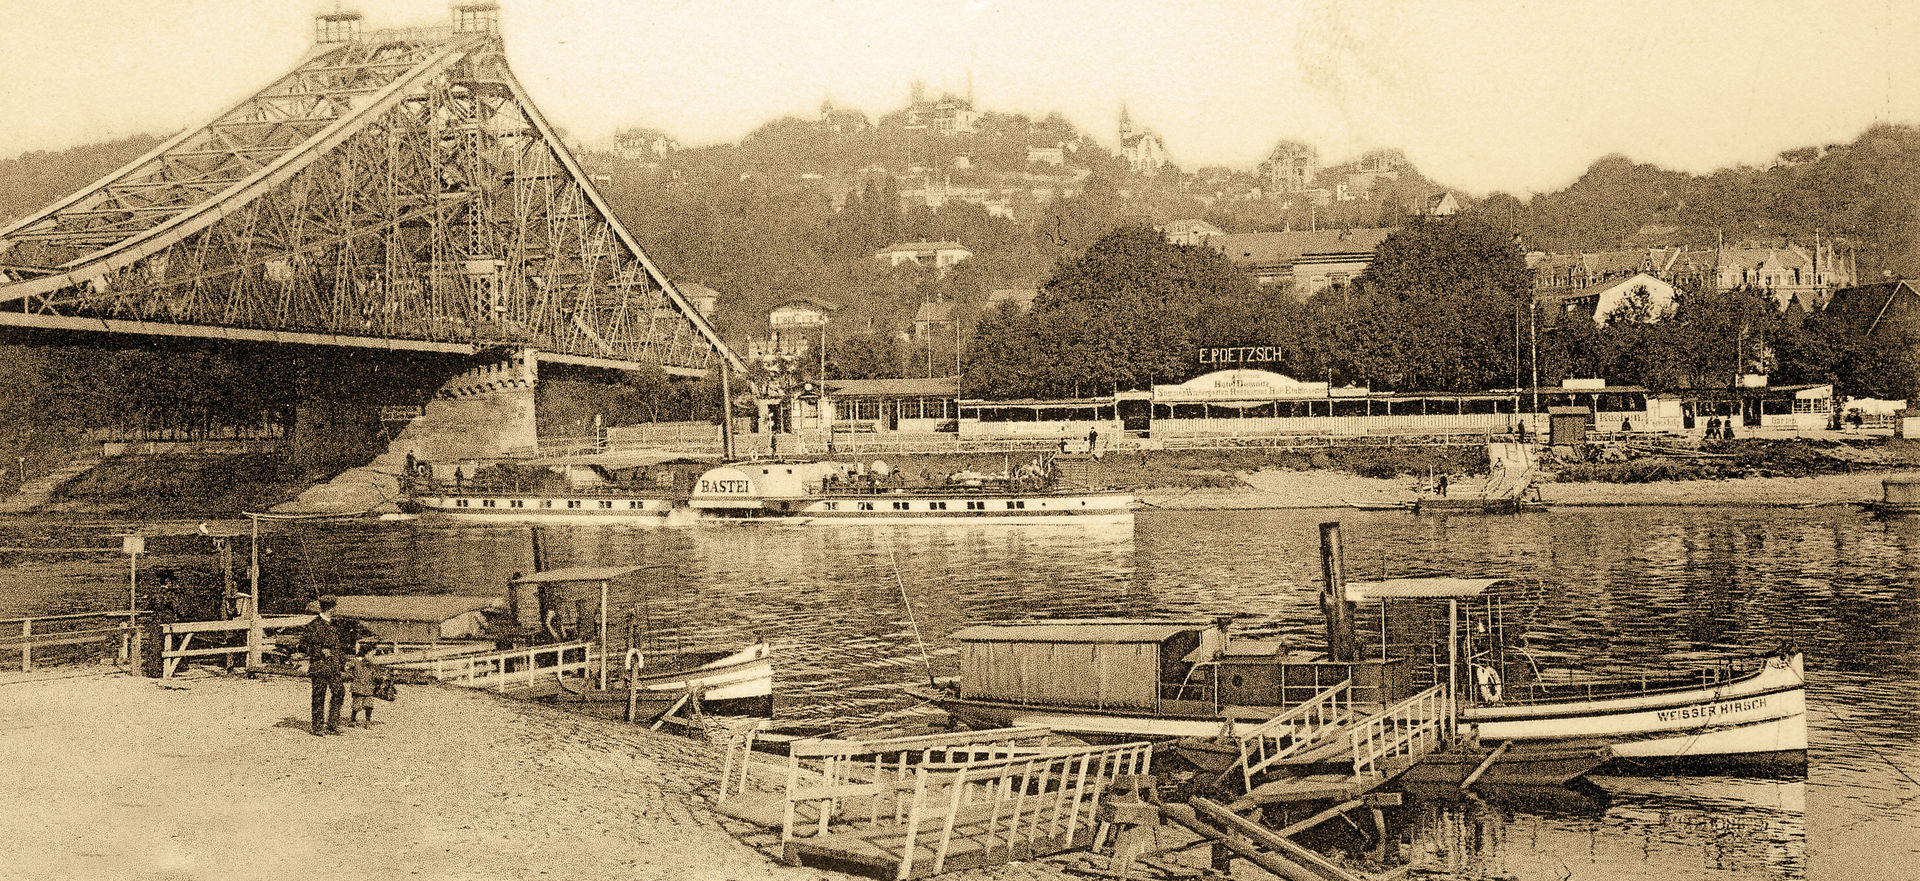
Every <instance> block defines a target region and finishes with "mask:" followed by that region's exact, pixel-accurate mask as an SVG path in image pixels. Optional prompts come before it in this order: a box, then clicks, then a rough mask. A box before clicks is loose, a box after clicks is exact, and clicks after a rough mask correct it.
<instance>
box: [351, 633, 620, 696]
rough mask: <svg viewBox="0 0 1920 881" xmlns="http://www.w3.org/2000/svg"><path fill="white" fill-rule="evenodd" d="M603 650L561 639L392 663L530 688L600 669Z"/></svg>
mask: <svg viewBox="0 0 1920 881" xmlns="http://www.w3.org/2000/svg"><path fill="white" fill-rule="evenodd" d="M599 663H600V653H599V651H598V650H597V649H596V647H595V645H594V644H593V643H590V642H557V643H554V644H552V645H541V646H533V647H531V648H523V649H513V650H510V651H503V652H486V653H482V654H468V655H460V656H458V657H452V658H434V659H431V660H422V661H405V662H401V663H397V664H388V665H385V666H389V667H392V668H393V669H396V670H418V671H420V672H423V673H426V674H427V675H429V676H432V677H433V678H435V679H438V680H440V681H442V682H447V683H451V684H454V685H464V686H466V687H468V688H480V689H487V690H490V691H502V692H504V691H508V690H510V689H530V688H534V687H536V686H539V685H544V684H546V683H545V680H547V679H555V680H558V679H559V678H560V677H562V676H566V675H569V674H578V675H586V674H587V673H589V672H592V671H594V670H597V669H598V665H599Z"/></svg>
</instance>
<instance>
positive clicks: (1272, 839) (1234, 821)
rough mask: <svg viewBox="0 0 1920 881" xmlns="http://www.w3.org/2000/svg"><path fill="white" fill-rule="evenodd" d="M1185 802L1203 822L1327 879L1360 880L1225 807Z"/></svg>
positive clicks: (1207, 802) (1201, 801) (1205, 801)
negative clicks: (1283, 857)
mask: <svg viewBox="0 0 1920 881" xmlns="http://www.w3.org/2000/svg"><path fill="white" fill-rule="evenodd" d="M1187 803H1188V804H1190V805H1192V806H1193V809H1194V811H1195V812H1197V813H1198V814H1199V815H1200V816H1202V817H1205V818H1206V820H1207V822H1209V823H1213V824H1215V825H1218V826H1219V827H1221V828H1222V829H1226V830H1228V831H1230V832H1233V833H1236V834H1239V835H1244V836H1246V837H1247V838H1249V839H1251V840H1252V841H1253V842H1254V843H1255V844H1258V845H1260V846H1261V847H1264V848H1266V849H1268V850H1274V851H1279V852H1280V853H1281V855H1283V856H1285V857H1286V858H1287V859H1289V860H1292V861H1294V862H1297V863H1299V864H1301V865H1303V866H1307V867H1309V868H1311V869H1313V870H1314V871H1317V872H1319V873H1321V874H1322V875H1325V876H1326V877H1327V878H1330V879H1336V881H1363V879H1361V878H1360V876H1358V875H1355V874H1353V873H1352V872H1349V871H1347V870H1346V869H1343V868H1341V867H1340V866H1339V865H1337V864H1335V863H1333V862H1332V861H1330V860H1328V859H1327V858H1326V857H1323V856H1321V855H1319V854H1317V853H1314V852H1313V851H1311V850H1309V849H1307V848H1305V847H1302V846H1300V845H1298V844H1295V843H1293V841H1292V840H1291V839H1289V838H1287V837H1286V836H1283V835H1280V834H1279V833H1277V832H1274V831H1273V830H1271V829H1268V828H1267V827H1265V826H1262V825H1260V824H1259V823H1255V822H1253V821H1252V820H1249V819H1247V818H1245V817H1242V816H1240V815H1238V814H1235V813H1234V812H1232V811H1230V810H1227V807H1226V806H1225V805H1222V804H1220V803H1219V802H1216V801H1213V800H1211V799H1205V798H1196V799H1192V800H1190V801H1188V802H1187Z"/></svg>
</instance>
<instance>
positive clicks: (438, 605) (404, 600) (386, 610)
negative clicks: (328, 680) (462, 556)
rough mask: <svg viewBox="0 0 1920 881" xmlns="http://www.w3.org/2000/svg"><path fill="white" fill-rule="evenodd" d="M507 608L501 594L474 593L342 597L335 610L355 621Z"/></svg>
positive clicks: (429, 618)
mask: <svg viewBox="0 0 1920 881" xmlns="http://www.w3.org/2000/svg"><path fill="white" fill-rule="evenodd" d="M495 606H498V607H500V609H501V610H503V611H504V610H505V608H506V600H504V599H502V598H500V597H471V596H371V595H365V594H359V595H352V596H343V597H341V598H340V604H339V605H338V606H335V607H334V610H333V613H334V614H335V615H338V616H340V617H342V618H352V619H354V620H356V621H432V622H436V623H438V622H441V621H445V620H447V619H449V618H457V617H459V616H461V615H465V614H466V613H468V612H475V611H479V610H481V609H491V608H494V607H495Z"/></svg>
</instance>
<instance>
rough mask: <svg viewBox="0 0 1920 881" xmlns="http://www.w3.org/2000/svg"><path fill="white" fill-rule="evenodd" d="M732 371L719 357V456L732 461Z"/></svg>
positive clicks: (723, 359) (725, 361) (724, 360)
mask: <svg viewBox="0 0 1920 881" xmlns="http://www.w3.org/2000/svg"><path fill="white" fill-rule="evenodd" d="M732 379H733V371H732V370H729V369H727V360H726V359H725V358H722V359H720V458H722V459H724V460H726V461H728V462H731V461H733V381H732Z"/></svg>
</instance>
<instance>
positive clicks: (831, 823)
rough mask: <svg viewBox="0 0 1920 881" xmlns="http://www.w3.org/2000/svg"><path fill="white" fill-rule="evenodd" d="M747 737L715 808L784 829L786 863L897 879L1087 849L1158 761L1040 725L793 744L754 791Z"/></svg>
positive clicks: (1145, 748) (731, 756)
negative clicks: (1121, 786)
mask: <svg viewBox="0 0 1920 881" xmlns="http://www.w3.org/2000/svg"><path fill="white" fill-rule="evenodd" d="M752 736H753V735H752V733H748V734H746V735H743V736H742V737H741V738H740V739H739V740H738V741H737V742H736V745H735V746H734V747H733V748H730V749H729V751H728V759H727V761H726V764H725V765H724V766H723V769H722V777H721V785H722V787H723V793H722V799H721V802H720V810H721V811H722V812H725V813H728V814H730V815H733V816H735V817H739V818H742V819H746V820H748V821H750V822H754V823H756V824H758V825H761V826H764V827H767V828H779V829H780V832H781V842H782V844H783V854H784V856H785V858H786V859H787V861H788V862H792V863H796V864H799V865H808V866H815V867H821V868H833V869H839V870H843V871H849V872H857V873H860V874H865V875H870V876H873V877H878V878H893V879H907V878H919V877H925V876H928V875H937V874H940V873H942V872H950V871H955V870H958V869H963V868H973V867H978V866H991V865H1000V864H1003V863H1006V862H1009V861H1011V860H1026V859H1034V858H1037V857H1041V856H1045V855H1048V854H1052V853H1059V852H1061V851H1065V850H1072V849H1075V848H1083V847H1087V846H1090V845H1091V844H1092V843H1093V840H1094V837H1095V833H1096V831H1097V827H1098V825H1099V824H1098V821H1097V819H1096V808H1097V807H1098V805H1099V803H1100V799H1101V796H1102V795H1103V794H1104V793H1106V792H1107V791H1108V790H1110V789H1111V788H1112V787H1113V785H1114V782H1115V781H1116V780H1117V779H1119V778H1121V777H1123V776H1130V775H1143V774H1147V773H1149V772H1150V767H1149V766H1150V762H1151V758H1152V748H1151V746H1150V745H1149V744H1146V743H1129V744H1122V745H1119V746H1087V745H1084V744H1074V745H1068V744H1064V743H1059V742H1057V739H1056V738H1053V737H1051V736H1050V735H1049V734H1048V732H1046V731H1045V729H1035V728H1015V729H1003V730H1001V731H985V732H962V733H958V734H941V735H929V736H921V737H906V738H891V739H883V740H871V741H846V740H818V741H795V742H794V743H793V744H792V749H791V754H790V756H789V758H788V761H787V764H786V767H785V769H784V770H785V781H784V786H783V787H780V788H776V789H772V790H765V789H762V790H755V789H752V788H750V787H749V785H748V778H749V777H750V776H751V762H752V761H753V758H752V756H751V755H750V754H749V753H748V750H749V749H750V746H751V738H752ZM736 769H738V774H739V776H738V777H736V776H734V775H735V772H736ZM763 776H764V775H763Z"/></svg>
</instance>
